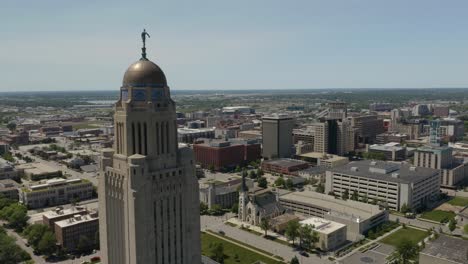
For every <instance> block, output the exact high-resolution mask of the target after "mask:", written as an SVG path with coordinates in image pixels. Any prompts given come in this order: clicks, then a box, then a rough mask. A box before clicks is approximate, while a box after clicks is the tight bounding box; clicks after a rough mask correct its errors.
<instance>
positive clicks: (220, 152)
mask: <svg viewBox="0 0 468 264" xmlns="http://www.w3.org/2000/svg"><path fill="white" fill-rule="evenodd" d="M193 150H194V153H195V159H196V161H197V163H199V164H201V165H202V166H203V167H210V166H214V168H215V169H216V170H219V169H221V168H233V167H236V166H238V165H242V164H247V163H249V162H251V161H255V160H258V159H260V157H261V146H260V143H258V141H257V140H238V139H237V140H236V139H233V140H229V141H225V140H205V141H204V142H203V143H199V144H194V145H193Z"/></svg>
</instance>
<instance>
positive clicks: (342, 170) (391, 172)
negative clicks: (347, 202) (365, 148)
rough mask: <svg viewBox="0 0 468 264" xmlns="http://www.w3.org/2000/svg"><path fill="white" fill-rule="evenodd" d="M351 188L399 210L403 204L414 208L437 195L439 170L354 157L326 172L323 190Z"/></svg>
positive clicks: (341, 191)
mask: <svg viewBox="0 0 468 264" xmlns="http://www.w3.org/2000/svg"><path fill="white" fill-rule="evenodd" d="M354 192H357V194H358V196H359V197H360V198H363V197H366V198H367V200H368V201H374V202H377V203H379V204H381V205H382V206H385V207H388V208H389V209H391V210H400V209H401V207H402V206H403V205H404V204H406V205H407V206H408V207H410V208H411V209H413V210H417V209H419V208H423V207H424V206H425V205H426V204H427V203H429V202H431V201H434V200H436V199H437V198H438V195H439V193H440V172H439V171H438V170H435V169H431V168H421V167H415V166H411V165H409V164H397V163H390V162H384V161H370V160H362V161H353V162H350V163H348V164H346V165H344V166H340V167H336V168H333V169H330V170H329V171H327V172H326V182H325V193H333V194H334V195H335V196H337V197H343V196H344V195H346V193H348V194H349V196H351V195H352V194H353V193H354Z"/></svg>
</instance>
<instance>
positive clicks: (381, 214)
mask: <svg viewBox="0 0 468 264" xmlns="http://www.w3.org/2000/svg"><path fill="white" fill-rule="evenodd" d="M279 200H280V203H281V205H282V206H283V207H284V208H286V209H289V210H291V211H293V212H294V213H296V214H299V215H303V216H306V217H310V216H314V217H320V218H324V219H327V220H331V221H335V222H338V223H341V224H344V225H346V227H347V228H346V230H347V235H346V237H347V239H348V240H351V241H355V240H358V239H360V238H362V235H364V234H365V233H366V232H367V231H368V230H369V229H371V228H373V227H375V226H378V225H380V224H382V223H384V222H386V221H388V211H386V210H382V209H380V208H379V206H378V205H373V204H366V203H363V202H358V201H352V200H346V201H345V200H340V199H336V198H335V197H333V196H331V195H327V194H322V193H317V192H314V191H308V190H305V191H303V192H290V193H287V194H284V195H281V196H280V197H279Z"/></svg>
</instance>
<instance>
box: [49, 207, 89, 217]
mask: <svg viewBox="0 0 468 264" xmlns="http://www.w3.org/2000/svg"><path fill="white" fill-rule="evenodd" d="M86 211H87V210H86V208H84V207H81V206H77V207H71V208H68V209H60V208H56V209H55V210H50V211H46V212H44V213H43V216H45V217H47V218H48V219H54V218H57V217H62V216H65V215H75V214H80V213H81V214H82V213H83V212H86Z"/></svg>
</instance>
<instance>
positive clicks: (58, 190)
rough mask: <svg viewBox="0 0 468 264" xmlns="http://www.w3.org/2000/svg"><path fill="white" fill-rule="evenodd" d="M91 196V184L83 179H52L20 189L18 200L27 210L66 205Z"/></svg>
mask: <svg viewBox="0 0 468 264" xmlns="http://www.w3.org/2000/svg"><path fill="white" fill-rule="evenodd" d="M92 196H93V184H92V183H91V182H89V181H88V180H85V179H70V180H66V179H61V178H54V179H50V180H47V181H45V182H44V183H41V184H37V185H31V186H29V187H24V188H21V189H20V192H19V200H20V202H21V203H23V204H24V205H27V206H28V207H29V208H40V207H47V206H54V205H59V204H66V203H69V202H71V201H73V200H77V201H80V200H84V199H89V198H91V197H92Z"/></svg>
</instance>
